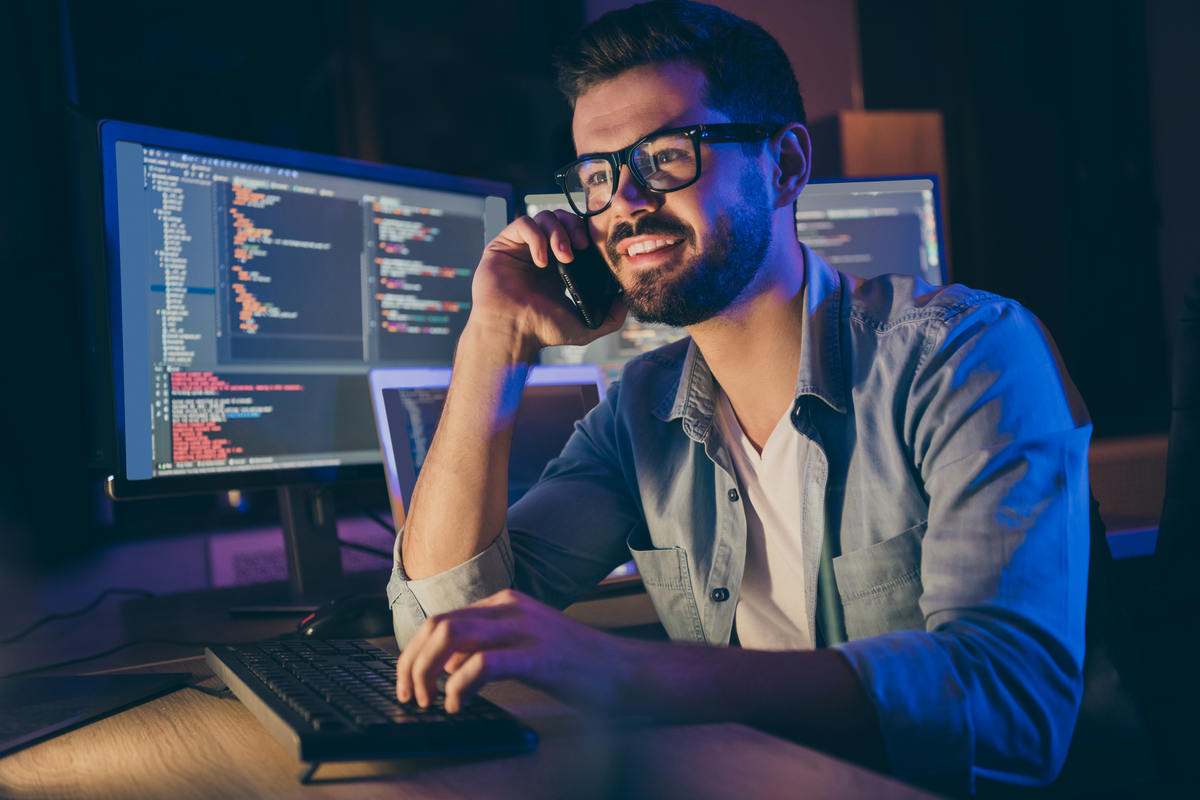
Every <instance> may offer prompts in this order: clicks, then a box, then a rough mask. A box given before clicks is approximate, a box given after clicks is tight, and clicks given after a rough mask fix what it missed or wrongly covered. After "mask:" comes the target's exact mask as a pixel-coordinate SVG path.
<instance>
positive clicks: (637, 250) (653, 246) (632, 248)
mask: <svg viewBox="0 0 1200 800" xmlns="http://www.w3.org/2000/svg"><path fill="white" fill-rule="evenodd" d="M676 241H678V240H677V239H653V240H647V241H643V242H636V243H634V244H631V245H629V249H628V250H626V251H625V253H626V255H628V256H630V257H633V256H640V255H642V254H643V253H652V252H654V251H655V250H660V249H662V248H664V247H670V246H671V245H673V244H675V242H676Z"/></svg>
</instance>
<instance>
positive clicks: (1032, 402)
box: [839, 301, 1091, 793]
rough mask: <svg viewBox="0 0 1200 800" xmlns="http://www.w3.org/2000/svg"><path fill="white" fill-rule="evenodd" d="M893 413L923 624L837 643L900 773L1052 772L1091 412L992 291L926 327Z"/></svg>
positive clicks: (1085, 501) (1031, 322) (1078, 585)
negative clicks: (903, 458)
mask: <svg viewBox="0 0 1200 800" xmlns="http://www.w3.org/2000/svg"><path fill="white" fill-rule="evenodd" d="M904 413H905V419H904V422H903V425H904V435H905V438H906V445H907V446H908V447H909V448H910V452H911V453H912V454H913V457H914V460H915V466H916V468H917V469H918V470H919V472H920V477H921V480H922V481H923V484H924V487H925V490H926V492H927V494H928V497H929V519H928V527H927V529H926V532H925V535H924V538H923V541H922V548H921V582H922V595H921V600H920V604H921V610H922V613H923V616H924V619H925V628H924V630H905V631H896V632H893V633H888V634H884V635H881V636H876V637H871V638H865V639H859V640H856V641H851V642H848V643H845V644H841V645H839V648H840V650H841V652H842V653H843V654H844V655H845V656H846V657H847V658H848V659H849V661H850V663H851V665H852V666H853V667H854V669H855V670H856V671H857V672H858V675H859V677H860V679H861V680H862V683H863V686H864V688H865V689H866V691H867V694H868V696H869V697H870V699H871V701H872V702H873V704H874V705H875V708H876V711H877V716H878V719H879V724H880V728H881V730H882V733H883V737H884V741H885V747H886V749H887V753H888V757H889V761H890V764H891V767H892V770H893V771H894V772H895V773H896V774H897V775H898V776H900V777H902V778H905V779H908V780H912V781H915V782H919V783H922V784H924V785H927V786H932V787H935V788H938V789H941V790H944V791H950V792H954V793H963V792H970V791H973V790H974V786H975V781H976V779H978V778H990V779H994V780H998V781H1003V782H1006V783H1015V784H1029V785H1041V784H1046V783H1049V782H1050V781H1052V780H1053V779H1054V777H1055V776H1056V775H1057V774H1058V771H1059V770H1060V769H1061V766H1062V762H1063V759H1064V758H1065V756H1066V751H1067V747H1068V744H1069V743H1070V739H1071V734H1072V732H1073V730H1074V726H1075V720H1076V716H1077V714H1078V709H1079V702H1080V699H1081V696H1082V692H1083V678H1082V664H1083V654H1084V614H1085V604H1086V593H1087V563H1088V546H1089V532H1088V528H1089V491H1088V472H1087V449H1088V441H1089V438H1090V435H1091V424H1090V422H1089V420H1088V418H1087V412H1086V410H1085V409H1084V408H1083V405H1082V403H1081V402H1080V401H1079V399H1078V396H1077V394H1076V392H1075V390H1074V387H1073V386H1072V385H1071V383H1070V379H1069V378H1068V377H1067V376H1066V373H1065V370H1064V369H1063V368H1062V365H1061V363H1060V361H1059V359H1058V355H1057V353H1056V352H1055V350H1054V347H1053V345H1052V344H1051V343H1050V341H1049V339H1048V337H1047V336H1046V335H1045V332H1044V331H1043V329H1042V327H1041V325H1040V323H1039V322H1038V321H1037V320H1036V318H1034V317H1033V315H1032V314H1030V313H1029V312H1027V311H1026V310H1025V309H1023V308H1021V307H1020V306H1019V305H1017V304H1016V303H1012V302H1010V301H996V302H994V303H987V304H984V305H981V306H973V307H969V308H964V309H963V310H962V311H961V313H959V314H958V315H957V316H955V317H953V318H952V319H950V320H949V321H945V322H942V323H940V324H939V326H938V327H937V328H936V330H935V331H934V333H933V335H931V336H930V339H929V341H928V344H927V347H926V350H925V353H924V354H923V357H922V361H921V364H920V366H919V367H918V368H917V370H916V374H915V376H914V379H913V382H912V386H911V390H910V392H909V396H908V402H907V404H906V411H905V412H904Z"/></svg>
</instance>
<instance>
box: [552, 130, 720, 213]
mask: <svg viewBox="0 0 1200 800" xmlns="http://www.w3.org/2000/svg"><path fill="white" fill-rule="evenodd" d="M697 163H698V162H697V159H696V145H695V142H694V141H693V140H692V138H691V137H689V136H683V135H680V134H677V133H668V134H663V135H662V136H656V137H654V138H652V139H648V140H646V141H645V142H642V143H641V144H639V145H638V146H637V147H636V148H634V149H633V151H632V152H631V153H630V154H629V168H630V170H632V171H633V172H634V173H636V175H637V177H638V178H640V179H641V181H642V182H643V183H644V184H645V185H646V186H648V187H650V188H651V189H653V190H655V191H660V192H669V191H671V190H672V189H678V188H680V187H681V186H684V185H686V184H688V183H690V182H691V181H693V180H695V179H696V177H697V170H696V165H697ZM565 183H566V186H565V187H564V188H566V190H567V196H568V198H569V199H570V200H571V203H572V205H574V206H575V209H576V210H577V211H579V212H580V213H595V212H597V211H600V210H601V209H603V208H604V207H605V206H606V205H608V203H609V201H610V200H611V199H612V196H613V191H614V187H615V186H616V176H615V175H614V174H613V166H612V163H611V162H609V160H608V159H605V158H589V159H585V160H583V161H580V162H578V163H576V164H575V165H574V166H573V167H572V168H571V169H569V170H568V171H567V174H566V181H565Z"/></svg>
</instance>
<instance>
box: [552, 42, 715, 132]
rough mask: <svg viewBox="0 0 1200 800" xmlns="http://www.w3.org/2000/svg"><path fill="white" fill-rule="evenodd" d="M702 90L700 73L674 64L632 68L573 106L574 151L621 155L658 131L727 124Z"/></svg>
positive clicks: (695, 69)
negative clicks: (707, 100) (613, 151)
mask: <svg viewBox="0 0 1200 800" xmlns="http://www.w3.org/2000/svg"><path fill="white" fill-rule="evenodd" d="M706 88H707V82H706V81H705V78H704V73H702V72H701V71H700V70H699V69H697V68H696V67H693V66H691V65H690V64H687V63H684V62H678V61H673V62H667V63H665V64H647V65H644V66H640V67H634V68H633V69H630V70H626V71H625V72H622V73H621V74H620V75H618V76H617V77H615V78H610V79H609V80H607V81H604V82H602V83H598V84H596V85H595V86H593V87H592V88H591V89H588V90H587V91H586V92H584V93H583V94H581V95H580V96H579V98H578V99H577V100H576V101H575V115H574V118H573V119H572V122H571V132H572V134H573V135H574V137H575V151H576V152H577V153H595V152H607V151H610V150H619V149H621V148H622V147H625V146H627V145H630V144H632V143H633V142H635V141H636V140H638V139H640V138H641V137H643V136H645V135H646V134H647V133H650V132H651V131H655V130H658V129H659V128H668V127H672V126H679V125H691V124H695V123H700V122H728V121H729V120H728V118H727V117H726V116H725V115H724V114H721V113H720V112H718V111H715V110H713V109H711V108H709V107H708V106H707V105H706V104H705V102H704V95H705V90H706Z"/></svg>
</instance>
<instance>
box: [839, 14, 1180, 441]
mask: <svg viewBox="0 0 1200 800" xmlns="http://www.w3.org/2000/svg"><path fill="white" fill-rule="evenodd" d="M1144 15H1145V9H1144V7H1143V5H1142V3H1141V2H1090V1H1086V0H1063V2H1032V1H1031V0H1012V1H1011V2H1005V3H997V2H982V3H960V2H956V0H906V2H903V3H896V2H892V0H859V22H860V27H861V40H862V58H863V91H864V100H865V103H866V105H867V107H868V108H879V109H904V108H937V109H940V110H941V111H942V112H943V113H944V114H945V120H946V147H947V162H948V164H947V166H948V172H949V175H950V178H949V181H948V182H949V186H948V203H949V206H950V210H951V215H952V217H953V219H954V227H953V231H952V236H953V241H952V242H951V248H952V252H953V253H954V257H955V262H954V268H955V277H956V279H957V280H959V281H961V282H962V283H966V284H968V285H972V286H976V287H978V288H983V289H989V290H992V291H995V292H998V293H1000V294H1003V295H1008V296H1010V297H1015V298H1017V299H1018V300H1020V301H1021V302H1022V303H1024V304H1025V305H1026V306H1028V307H1029V308H1030V309H1032V310H1033V311H1034V312H1035V313H1037V314H1038V316H1039V317H1040V318H1041V319H1042V321H1043V322H1044V323H1045V324H1046V326H1047V327H1048V328H1049V330H1050V331H1051V333H1052V335H1053V336H1054V338H1055V340H1056V341H1057V343H1058V345H1059V348H1060V350H1061V351H1062V354H1063V357H1064V359H1065V361H1066V363H1067V366H1068V368H1069V370H1070V372H1071V375H1072V376H1073V378H1074V379H1075V382H1076V384H1077V385H1078V387H1079V389H1080V391H1081V392H1082V394H1083V396H1084V399H1085V400H1086V402H1087V404H1088V406H1089V408H1090V409H1091V412H1092V416H1093V419H1094V422H1095V426H1096V427H1095V432H1096V435H1097V436H1115V435H1127V434H1137V433H1146V432H1152V431H1162V430H1165V428H1166V420H1167V408H1168V405H1167V392H1166V387H1167V369H1166V344H1165V341H1164V337H1163V329H1164V326H1163V323H1162V312H1161V303H1160V290H1159V264H1158V254H1157V238H1156V232H1157V227H1156V226H1157V218H1158V213H1159V212H1158V209H1157V207H1156V204H1155V193H1154V186H1153V169H1152V162H1151V147H1150V124H1149V113H1148V107H1149V99H1148V98H1149V84H1148V79H1147V67H1146V60H1147V54H1146V44H1145V42H1146V33H1145V26H1144Z"/></svg>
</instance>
